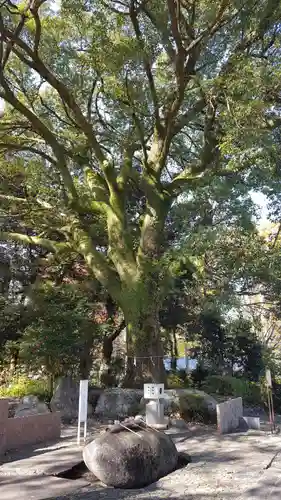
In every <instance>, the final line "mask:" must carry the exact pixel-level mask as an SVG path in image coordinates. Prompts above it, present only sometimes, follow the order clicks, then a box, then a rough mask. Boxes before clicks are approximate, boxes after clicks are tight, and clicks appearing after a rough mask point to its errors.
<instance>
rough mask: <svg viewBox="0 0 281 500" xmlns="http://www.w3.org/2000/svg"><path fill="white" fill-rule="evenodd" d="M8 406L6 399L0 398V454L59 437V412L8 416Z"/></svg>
mask: <svg viewBox="0 0 281 500" xmlns="http://www.w3.org/2000/svg"><path fill="white" fill-rule="evenodd" d="M8 407H9V403H8V400H7V399H0V455H1V454H3V453H5V451H8V450H12V449H15V448H20V447H21V446H25V445H31V444H36V443H42V442H44V441H52V440H55V439H58V438H59V437H60V431H61V418H60V413H59V412H54V413H41V414H38V415H30V416H27V417H15V418H8Z"/></svg>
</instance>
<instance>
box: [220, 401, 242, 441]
mask: <svg viewBox="0 0 281 500" xmlns="http://www.w3.org/2000/svg"><path fill="white" fill-rule="evenodd" d="M242 417H243V402H242V398H236V399H230V400H229V401H225V403H221V404H218V405H217V425H218V431H219V433H220V434H225V433H227V432H231V431H234V430H236V429H238V427H239V423H240V419H241V418H242Z"/></svg>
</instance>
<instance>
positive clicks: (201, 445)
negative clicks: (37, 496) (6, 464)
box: [49, 426, 281, 500]
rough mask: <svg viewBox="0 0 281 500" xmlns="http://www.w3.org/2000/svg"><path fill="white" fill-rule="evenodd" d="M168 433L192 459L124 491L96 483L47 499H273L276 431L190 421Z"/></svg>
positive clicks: (278, 447) (278, 444) (278, 440)
mask: <svg viewBox="0 0 281 500" xmlns="http://www.w3.org/2000/svg"><path fill="white" fill-rule="evenodd" d="M173 439H175V442H176V444H177V448H178V450H179V451H186V452H188V453H189V454H190V455H191V457H192V463H191V464H189V465H188V466H186V467H184V468H183V469H180V470H177V471H175V472H173V473H172V474H169V475H168V476H166V477H165V478H162V479H161V480H159V481H158V482H157V483H155V484H153V485H151V486H149V487H146V488H143V489H140V490H127V491H126V490H117V489H113V488H107V487H104V486H102V485H101V484H100V483H96V484H92V485H91V486H89V487H86V488H82V489H81V490H80V491H79V492H78V493H76V494H71V495H67V496H64V497H54V498H52V499H49V500H102V499H103V498H104V499H106V500H123V499H124V500H166V499H167V500H168V499H169V500H232V499H233V500H234V499H236V500H244V499H246V498H247V499H248V498H249V499H251V500H257V499H261V500H266V499H267V498H270V499H271V498H272V499H273V498H274V500H275V496H274V497H273V496H266V495H267V491H269V489H270V486H271V484H273V480H272V472H273V469H271V464H272V461H275V465H276V463H277V462H278V461H277V459H278V458H279V455H278V453H279V451H280V450H281V438H280V436H276V435H274V436H272V435H269V434H266V433H264V432H257V431H249V432H248V433H236V434H231V435H228V436H219V435H218V434H217V433H216V432H215V430H214V429H213V428H206V427H202V426H193V427H192V428H190V430H189V432H187V433H184V432H182V433H181V434H179V433H178V432H177V434H176V435H174V436H173ZM276 470H277V469H276ZM280 470H281V457H280ZM270 472H271V476H270ZM279 472H280V471H279ZM278 476H279V474H278ZM257 484H260V485H261V486H259V489H258V490H257ZM255 488H256V490H255ZM252 491H256V492H255V493H254V496H251V492H252ZM279 493H280V494H279V496H277V497H276V499H277V498H278V499H279V500H280V498H281V490H280V492H279Z"/></svg>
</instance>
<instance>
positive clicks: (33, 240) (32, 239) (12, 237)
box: [0, 230, 71, 254]
mask: <svg viewBox="0 0 281 500" xmlns="http://www.w3.org/2000/svg"><path fill="white" fill-rule="evenodd" d="M0 241H15V242H18V243H22V244H23V245H33V246H39V247H42V248H45V249H46V250H48V251H49V252H51V253H56V254H57V253H59V252H61V251H63V250H67V249H71V246H70V244H69V243H66V242H65V243H61V242H57V241H52V240H48V239H47V238H39V237H38V236H28V235H27V234H21V233H10V232H6V231H2V230H0Z"/></svg>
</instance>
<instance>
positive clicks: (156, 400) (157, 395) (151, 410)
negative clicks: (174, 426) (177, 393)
mask: <svg viewBox="0 0 281 500" xmlns="http://www.w3.org/2000/svg"><path fill="white" fill-rule="evenodd" d="M143 392H144V398H145V399H150V400H151V401H149V402H148V403H147V405H146V424H147V425H149V426H150V427H154V428H158V429H159V428H166V427H167V422H166V420H165V418H164V403H163V401H161V399H163V397H164V384H144V387H143Z"/></svg>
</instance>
